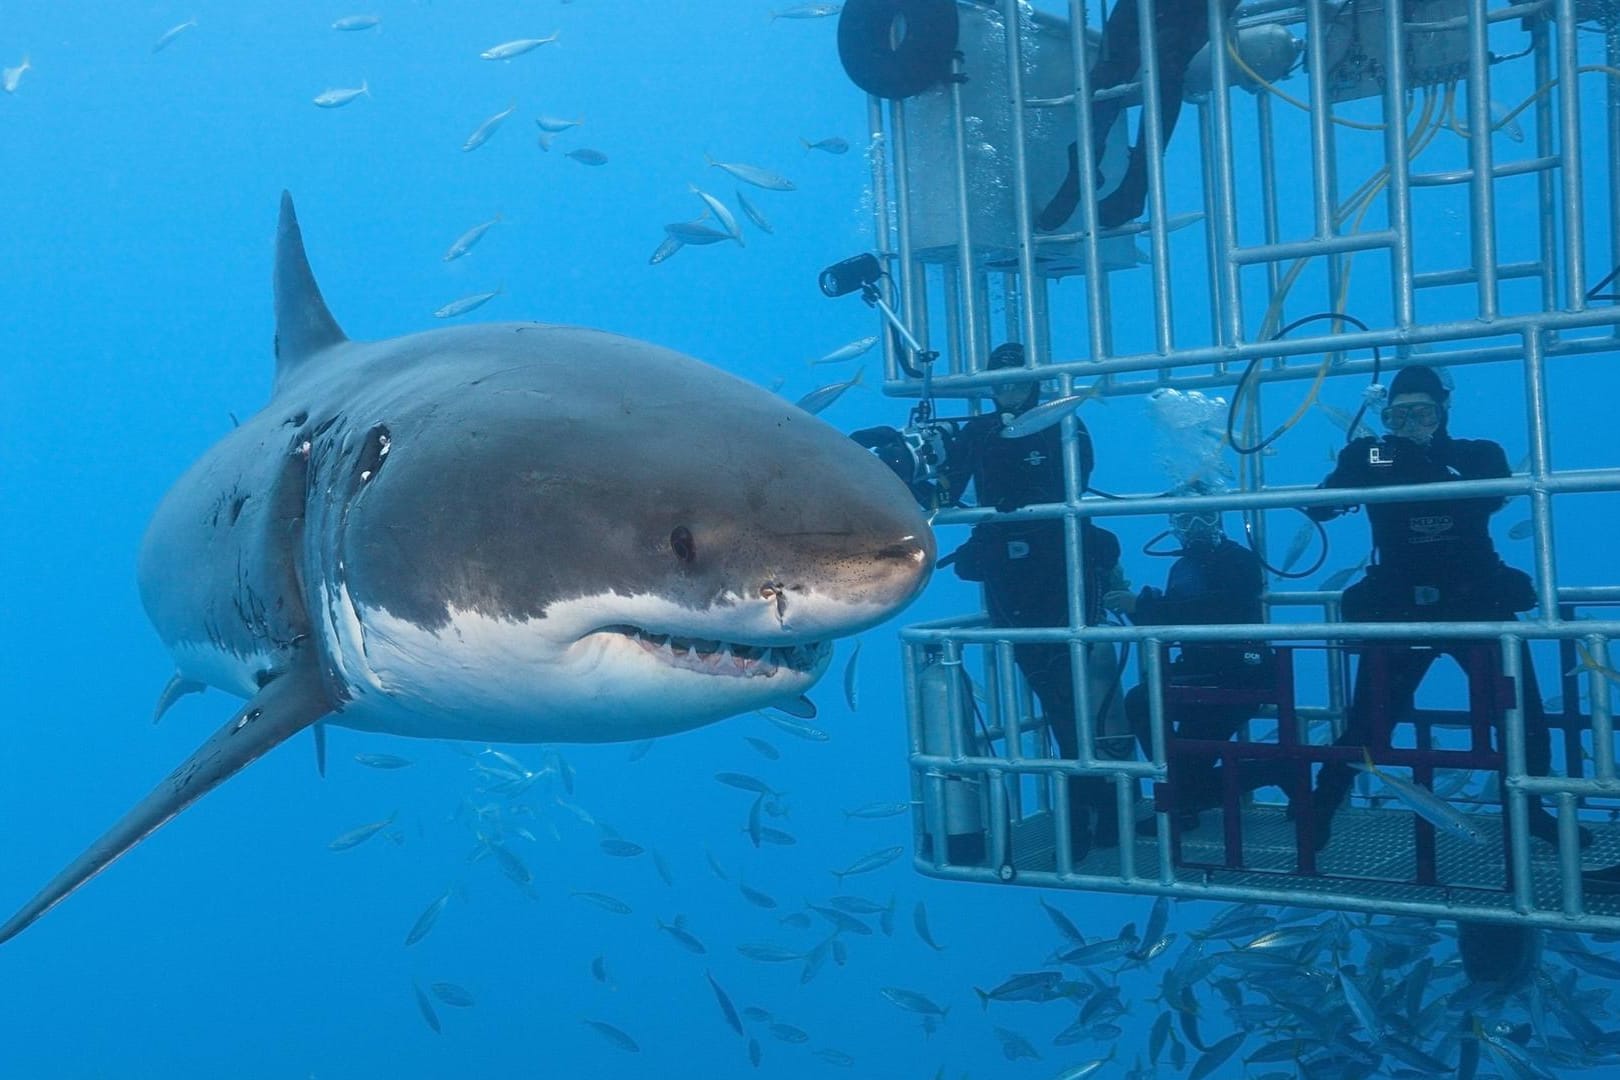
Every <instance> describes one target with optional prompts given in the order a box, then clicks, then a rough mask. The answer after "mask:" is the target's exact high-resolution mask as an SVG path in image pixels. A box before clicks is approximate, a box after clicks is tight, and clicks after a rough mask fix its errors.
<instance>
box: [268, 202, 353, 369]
mask: <svg viewBox="0 0 1620 1080" xmlns="http://www.w3.org/2000/svg"><path fill="white" fill-rule="evenodd" d="M275 301H276V380H277V382H280V380H281V379H283V378H284V377H286V375H287V374H288V373H290V372H291V371H293V370H294V369H295V368H297V367H298V365H299V364H301V363H303V362H304V360H305V359H306V358H308V357H309V356H310V355H311V354H312V353H317V352H320V351H321V350H322V349H325V348H329V347H330V346H333V345H341V344H342V343H343V342H345V341H347V340H349V339H348V338H347V337H345V336H344V334H343V330H342V329H341V328H340V327H339V326H338V324H337V320H336V319H334V318H332V313H331V312H330V311H328V310H327V308H326V301H325V300H323V299H322V298H321V289H320V286H319V285H316V284H315V275H314V273H313V272H311V270H310V268H309V258H308V257H307V256H306V255H305V254H304V235H303V233H302V232H300V231H299V229H298V215H297V214H296V213H295V212H294V211H293V201H292V196H291V195H289V194H288V193H287V192H285V191H283V192H282V193H281V221H280V222H279V223H278V224H277V226H276V269H275Z"/></svg>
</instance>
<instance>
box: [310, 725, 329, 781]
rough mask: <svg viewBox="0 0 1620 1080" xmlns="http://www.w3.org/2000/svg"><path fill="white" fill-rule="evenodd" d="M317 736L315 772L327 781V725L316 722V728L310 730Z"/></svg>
mask: <svg viewBox="0 0 1620 1080" xmlns="http://www.w3.org/2000/svg"><path fill="white" fill-rule="evenodd" d="M309 730H310V731H311V733H313V734H314V736H315V771H316V772H318V773H320V774H321V779H323V780H324V779H326V725H325V724H323V723H322V722H321V721H319V720H317V721H315V726H314V727H312V728H310V729H309Z"/></svg>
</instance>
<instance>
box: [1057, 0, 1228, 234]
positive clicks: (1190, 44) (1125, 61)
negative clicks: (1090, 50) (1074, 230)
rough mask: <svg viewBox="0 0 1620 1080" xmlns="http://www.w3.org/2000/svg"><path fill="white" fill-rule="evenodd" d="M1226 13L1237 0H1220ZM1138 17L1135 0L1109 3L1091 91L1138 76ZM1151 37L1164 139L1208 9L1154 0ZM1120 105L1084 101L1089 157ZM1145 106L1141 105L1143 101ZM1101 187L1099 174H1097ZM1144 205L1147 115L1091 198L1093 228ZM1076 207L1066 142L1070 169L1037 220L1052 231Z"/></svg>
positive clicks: (1204, 34) (1131, 217)
mask: <svg viewBox="0 0 1620 1080" xmlns="http://www.w3.org/2000/svg"><path fill="white" fill-rule="evenodd" d="M1222 3H1223V5H1224V6H1225V8H1226V14H1227V16H1228V17H1229V18H1230V17H1231V14H1232V12H1233V10H1234V9H1236V7H1237V0H1222ZM1140 23H1141V18H1140V15H1139V13H1138V10H1137V2H1136V0H1115V3H1114V9H1113V10H1112V11H1111V12H1109V13H1108V22H1107V23H1106V24H1105V25H1104V27H1103V35H1102V45H1101V46H1100V50H1099V51H1100V53H1101V59H1099V60H1098V61H1097V63H1096V66H1094V67H1093V68H1092V69H1091V92H1092V94H1093V95H1095V94H1096V93H1098V92H1099V91H1102V90H1107V89H1110V88H1111V87H1115V86H1120V85H1122V84H1124V83H1128V82H1131V81H1133V80H1135V79H1137V78H1138V77H1139V75H1140V72H1141V70H1142V47H1141V37H1140V36H1139V33H1138V28H1139V26H1140ZM1153 39H1154V44H1155V46H1156V51H1157V54H1158V62H1159V79H1158V83H1159V125H1160V129H1161V131H1162V134H1163V143H1164V145H1165V146H1169V145H1170V135H1171V133H1172V132H1173V131H1175V129H1176V120H1177V119H1179V118H1180V116H1181V96H1182V90H1183V86H1184V84H1185V83H1186V80H1187V65H1188V64H1190V63H1191V62H1192V59H1193V57H1194V56H1197V55H1198V50H1200V49H1202V48H1203V47H1204V46H1205V45H1207V44H1208V43H1209V7H1208V5H1207V4H1206V3H1205V2H1204V0H1158V3H1156V4H1155V5H1154V13H1153ZM1124 108H1125V103H1124V101H1123V100H1122V99H1120V98H1109V99H1107V100H1104V101H1093V102H1092V105H1091V144H1092V151H1093V153H1092V161H1093V162H1100V161H1102V157H1103V147H1104V145H1105V144H1106V142H1107V139H1108V133H1109V130H1110V129H1112V128H1113V126H1114V121H1115V120H1116V119H1118V118H1119V114H1120V112H1121V111H1123V109H1124ZM1144 108H1145V106H1144ZM1098 184H1099V185H1100V184H1101V179H1100V178H1099V179H1098ZM1146 203H1147V118H1146V117H1145V116H1144V117H1143V119H1142V120H1141V121H1140V122H1139V123H1138V124H1137V133H1136V143H1135V145H1133V146H1132V147H1131V153H1130V160H1129V162H1128V163H1127V165H1126V168H1125V177H1124V179H1123V180H1121V181H1120V183H1119V186H1118V187H1117V188H1115V189H1114V190H1113V191H1111V192H1109V193H1108V195H1107V196H1105V197H1104V198H1102V199H1100V200H1099V201H1098V203H1097V227H1098V228H1101V229H1112V228H1115V227H1117V226H1120V225H1123V224H1125V223H1126V222H1127V221H1135V220H1136V219H1137V218H1139V217H1141V216H1142V210H1143V207H1144V206H1145V205H1146ZM1079 204H1080V153H1079V148H1078V146H1077V144H1075V143H1072V142H1071V143H1070V144H1069V174H1068V176H1066V177H1065V178H1064V180H1063V185H1062V187H1060V188H1059V189H1058V192H1057V194H1056V195H1054V196H1053V197H1052V201H1051V202H1049V203H1047V205H1046V208H1045V209H1044V210H1042V211H1041V213H1040V216H1039V218H1037V220H1036V225H1037V227H1038V228H1040V229H1041V230H1042V231H1045V232H1051V231H1053V230H1054V229H1056V228H1057V227H1058V226H1060V225H1062V224H1063V223H1064V222H1065V221H1068V220H1069V218H1070V217H1071V216H1072V215H1073V214H1074V209H1075V207H1076V206H1078V205H1079Z"/></svg>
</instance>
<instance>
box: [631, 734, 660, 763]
mask: <svg viewBox="0 0 1620 1080" xmlns="http://www.w3.org/2000/svg"><path fill="white" fill-rule="evenodd" d="M657 742H658V740H657V739H642V740H641V741H640V742H638V743H636V745H634V746H632V747H631V748H630V755H629V757H628V758H627V760H629V761H640V760H641V759H642V758H644V757H646V756H647V754H648V752H649V751H651V750H652V748H653V745H654V744H655V743H657Z"/></svg>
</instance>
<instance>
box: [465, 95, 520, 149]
mask: <svg viewBox="0 0 1620 1080" xmlns="http://www.w3.org/2000/svg"><path fill="white" fill-rule="evenodd" d="M515 112H517V102H515V101H514V102H513V103H512V104H510V105H508V106H507V107H506V108H504V109H502V110H501V111H500V112H498V113H496V114H495V115H494V116H491V117H489V118H488V119H487V120H485V121H484V122H483V123H481V124H479V125H478V126H477V127H476V128H474V129H473V133H472V134H471V135H469V136H467V141H466V142H464V143H462V144H461V151H462V153H470V152H471V151H473V150H476V149H478V148H479V147H480V146H483V145H484V144H485V143H487V142H489V139H490V136H492V135H494V134H495V132H497V131H499V130H500V127H501V125H502V124H504V123H505V122H506V118H507V117H508V116H511V115H512V114H513V113H515Z"/></svg>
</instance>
